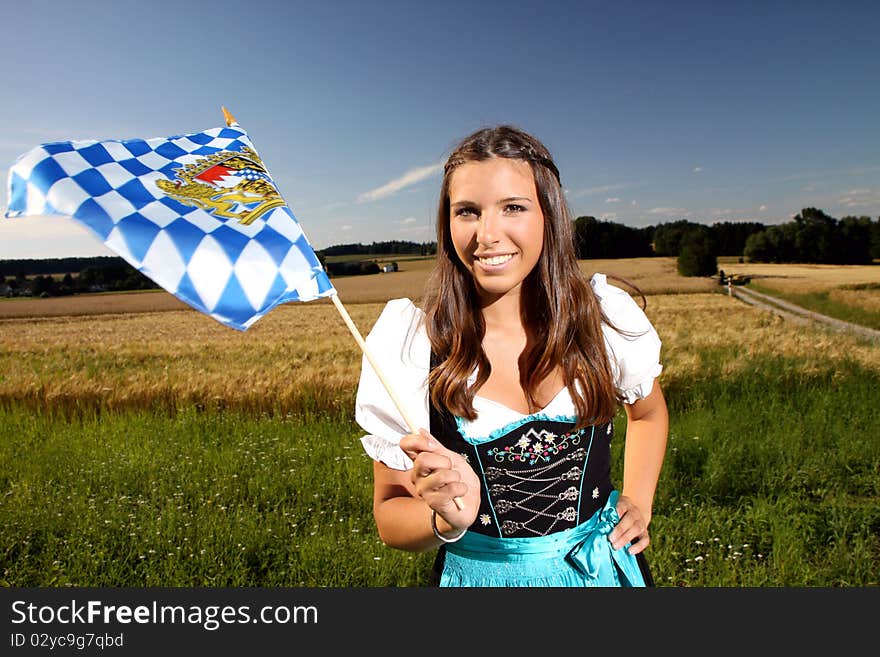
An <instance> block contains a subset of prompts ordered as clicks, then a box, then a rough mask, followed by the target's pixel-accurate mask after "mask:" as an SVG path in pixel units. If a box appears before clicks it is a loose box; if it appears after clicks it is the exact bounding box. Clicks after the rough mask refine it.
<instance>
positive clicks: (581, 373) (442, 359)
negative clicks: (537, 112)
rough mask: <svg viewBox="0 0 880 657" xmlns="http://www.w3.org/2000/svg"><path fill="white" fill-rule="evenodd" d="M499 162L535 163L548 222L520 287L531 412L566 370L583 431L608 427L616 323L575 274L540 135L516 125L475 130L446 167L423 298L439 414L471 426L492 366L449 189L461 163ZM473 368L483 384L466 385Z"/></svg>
mask: <svg viewBox="0 0 880 657" xmlns="http://www.w3.org/2000/svg"><path fill="white" fill-rule="evenodd" d="M493 157H504V158H511V159H518V160H524V161H526V162H528V163H529V164H530V166H531V169H532V172H533V174H534V176H535V186H536V188H537V192H538V199H539V203H540V205H541V210H542V212H543V214H544V247H543V249H542V251H541V256H540V258H539V260H538V263H537V264H536V266H535V268H534V269H533V270H532V272H531V273H530V274H529V275H528V276H527V277H526V279H525V281H523V287H522V303H521V315H522V317H521V319H522V323H523V326H524V327H525V330H526V336H527V341H526V347H525V349H524V350H523V352H522V353H521V354H520V356H519V372H520V375H519V376H520V381H519V382H520V386H521V387H522V389H523V390H524V391H525V394H526V399H527V400H528V403H529V407H530V408H537V407H538V403H537V402H536V399H535V394H536V391H537V389H538V386H539V384H540V383H541V382H542V381H543V380H544V379H545V378H547V377H548V376H550V375H551V374H552V373H553V372H554V370H555V369H556V368H557V367H560V366H561V368H562V373H563V379H564V382H565V385H566V387H567V388H568V390H569V392H570V394H571V397H572V399H573V400H574V404H575V408H576V410H577V416H578V422H577V424H578V426H579V427H583V426H588V425H590V424H597V423H602V422H607V421H609V420H611V419H612V418H613V417H614V414H615V412H616V410H617V406H618V404H619V403H620V402H621V401H622V400H621V399H620V397H619V396H618V393H617V389H616V387H615V385H614V380H613V375H612V371H611V366H610V364H609V361H608V357H607V355H606V351H605V341H604V336H603V334H602V328H601V324H602V322H603V321H605V322H606V323H609V325H610V322H608V320H607V318H605V317H604V316H603V313H602V309H601V307H600V305H599V300H598V298H597V297H596V295H595V294H594V293H593V290H592V288H591V286H590V282H589V280H588V279H587V277H586V275H585V274H584V273H583V272H582V271H581V269H580V267H579V266H578V263H577V255H576V253H575V248H574V236H573V229H572V219H571V213H570V211H569V209H568V205H567V203H566V202H565V197H564V195H563V191H562V185H561V183H560V178H559V171H558V170H557V168H556V165H555V164H554V163H553V159H552V157H551V155H550V153H549V151H548V150H547V148H546V147H545V146H544V145H543V144H542V143H541V142H540V141H538V140H537V139H535V138H534V137H533V136H531V135H529V134H528V133H526V132H524V131H522V130H520V129H518V128H515V127H512V126H509V125H501V126H496V127H491V128H484V129H481V130H478V131H477V132H474V133H473V134H471V135H469V136H468V137H466V138H465V139H464V140H462V141H461V142H460V143H459V145H458V146H457V147H456V148H455V149H454V150H453V152H452V154H451V155H450V156H449V158H448V159H447V161H446V165H445V169H444V175H443V182H442V184H441V187H440V200H439V207H438V210H437V264H436V266H435V267H434V269H433V270H432V272H431V274H430V276H429V279H428V284H427V287H426V290H425V294H424V296H423V299H422V306H423V309H424V311H425V323H426V331H427V335H428V339H429V340H430V343H431V349H432V351H433V353H434V354H435V356H436V358H437V360H438V364H437V366H436V367H434V368H433V369H432V371H431V374H430V390H431V401H432V403H433V404H434V405H435V406H436V407H437V408H441V409H442V408H445V409H447V410H449V411H451V412H452V413H454V414H456V415H459V416H461V417H464V418H467V419H469V420H474V419H476V411H475V410H474V407H473V399H474V395H475V394H476V390H477V389H479V388H480V386H482V384H483V383H485V382H486V380H487V379H488V378H489V373H490V370H491V367H490V364H489V360H488V358H487V357H486V354H485V352H484V351H483V347H482V342H483V337H484V335H485V328H486V327H485V324H484V321H483V315H482V313H481V312H480V303H479V297H478V293H477V288H476V285H475V283H474V279H473V276H472V274H471V273H470V271H469V270H468V269H467V268H466V267H465V266H464V264H463V263H462V262H461V260H460V259H459V258H458V255H457V254H456V252H455V247H454V245H453V243H452V239H451V235H450V225H449V222H450V214H449V212H450V210H449V184H450V178H451V176H452V173H453V172H454V171H455V169H456V168H457V167H458V166H459V165H461V164H463V163H465V162H473V161H480V160H487V159H489V158H493ZM623 282H625V283H627V284H628V285H630V286H632V285H631V284H629V283H628V282H627V281H623ZM632 287H634V286H632ZM643 299H644V297H643ZM475 366H476V368H477V379H476V382H475V384H474V385H473V386H468V384H467V379H468V377H469V376H470V374H471V373H472V372H473V370H474V367H475Z"/></svg>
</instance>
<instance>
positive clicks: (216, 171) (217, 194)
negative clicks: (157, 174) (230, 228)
mask: <svg viewBox="0 0 880 657" xmlns="http://www.w3.org/2000/svg"><path fill="white" fill-rule="evenodd" d="M175 175H176V177H177V180H158V181H156V184H157V185H158V186H159V189H161V190H162V191H163V192H165V193H166V194H167V195H168V196H170V197H171V198H173V199H175V200H177V201H180V202H181V203H183V204H185V205H191V206H194V207H197V208H201V209H202V210H205V211H206V212H208V213H209V214H212V215H214V216H216V217H222V218H224V219H238V222H239V223H241V224H244V225H245V226H247V225H248V224H250V223H251V222H253V221H254V219H256V218H257V217H259V216H260V215H263V214H265V213H266V212H268V211H269V210H271V209H272V208H277V207H278V206H280V205H284V199H283V198H281V194H279V193H278V190H277V189H276V188H275V184H274V183H273V182H272V178H270V177H269V172H268V171H267V170H266V167H265V166H264V165H263V161H262V160H261V159H260V157H259V156H258V155H257V153H256V151H254V150H253V149H252V148H248V147H247V146H245V147H243V149H242V150H241V151H240V152H235V151H219V152H217V153H214V154H213V155H209V156H207V157H203V158H201V159H199V160H197V161H196V162H194V163H193V164H188V165H186V166H184V167H182V168H179V169H178V170H177V171H176V172H175Z"/></svg>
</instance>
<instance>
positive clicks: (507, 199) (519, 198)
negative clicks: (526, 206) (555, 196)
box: [452, 196, 532, 207]
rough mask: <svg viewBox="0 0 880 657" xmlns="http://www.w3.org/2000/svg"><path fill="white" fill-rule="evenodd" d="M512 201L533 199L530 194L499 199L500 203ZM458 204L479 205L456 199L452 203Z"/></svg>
mask: <svg viewBox="0 0 880 657" xmlns="http://www.w3.org/2000/svg"><path fill="white" fill-rule="evenodd" d="M511 201H532V199H530V198H529V197H528V196H508V197H507V198H503V199H501V200H500V201H498V203H499V205H500V204H501V203H510V202H511ZM458 205H477V203H475V202H474V201H456V202H455V203H453V204H452V207H455V206H458Z"/></svg>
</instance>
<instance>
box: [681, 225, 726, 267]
mask: <svg viewBox="0 0 880 657" xmlns="http://www.w3.org/2000/svg"><path fill="white" fill-rule="evenodd" d="M717 271H718V259H717V257H716V255H715V250H714V247H713V244H712V236H711V234H710V232H709V228H708V227H707V226H700V227H698V228H693V229H691V230H689V231H687V232H686V233H685V234H684V235H683V236H682V239H681V246H680V249H679V253H678V273H679V274H681V275H682V276H713V275H714V274H715V272H717Z"/></svg>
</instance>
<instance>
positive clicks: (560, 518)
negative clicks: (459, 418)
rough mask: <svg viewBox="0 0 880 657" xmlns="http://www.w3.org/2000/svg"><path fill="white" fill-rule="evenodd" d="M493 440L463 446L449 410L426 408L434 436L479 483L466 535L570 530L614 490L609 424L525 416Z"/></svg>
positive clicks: (517, 535) (503, 535) (515, 535)
mask: <svg viewBox="0 0 880 657" xmlns="http://www.w3.org/2000/svg"><path fill="white" fill-rule="evenodd" d="M511 426H512V428H511V430H509V431H506V432H505V433H504V434H503V435H500V436H497V437H495V438H493V439H492V440H487V441H485V442H482V443H479V444H476V445H473V444H471V443H469V442H467V441H466V440H465V439H464V437H463V436H462V435H461V433H460V432H459V431H458V428H457V426H456V423H455V418H454V417H453V416H452V415H451V414H450V413H448V412H440V411H438V410H437V409H435V408H433V406H432V408H431V434H432V435H433V436H434V437H435V438H437V439H438V440H439V441H440V442H441V443H442V444H443V445H444V446H445V447H446V448H447V449H450V450H452V451H454V452H458V453H460V454H462V455H463V456H464V457H465V458H466V459H467V461H468V463H470V465H471V467H472V468H473V469H474V471H475V472H476V473H477V476H478V477H479V479H480V481H481V491H480V510H479V513H478V514H477V519H476V521H475V522H474V524H473V525H471V527H470V531H473V532H477V533H480V534H486V535H489V536H497V537H500V538H521V537H530V536H544V535H547V534H550V533H553V532H558V531H562V530H565V529H570V528H572V527H574V526H575V525H577V524H579V523H580V522H583V521H585V520H587V519H588V518H590V516H592V515H593V513H595V512H596V511H597V510H598V509H600V508H601V507H602V506H603V505H604V504H605V502H606V500H607V499H608V495H609V494H610V493H611V491H612V490H613V485H612V482H611V438H612V436H613V433H614V432H613V425H612V423H610V422H609V423H607V424H600V425H595V426H591V427H587V428H586V429H580V430H577V431H575V430H574V423H573V422H569V421H566V420H564V419H547V418H544V417H542V416H535V417H533V416H528V417H527V418H525V421H524V423H522V424H517V425H511Z"/></svg>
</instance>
